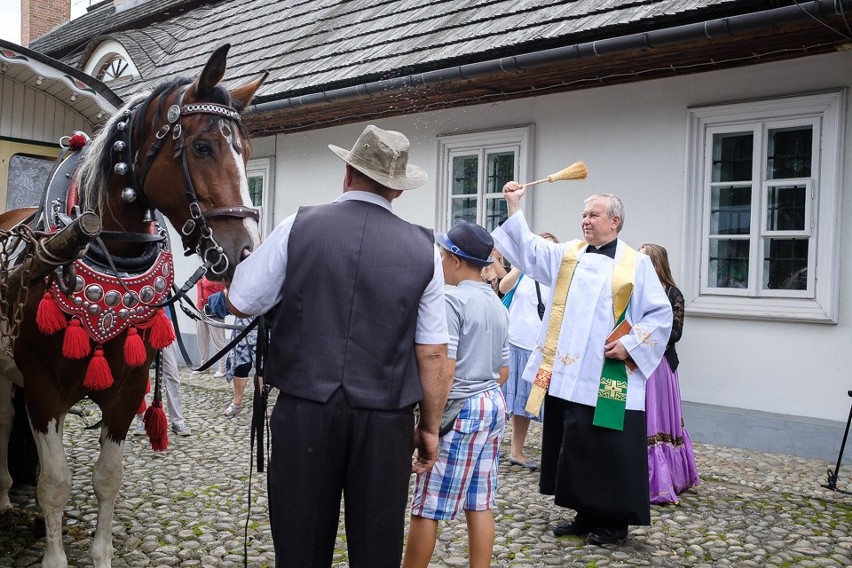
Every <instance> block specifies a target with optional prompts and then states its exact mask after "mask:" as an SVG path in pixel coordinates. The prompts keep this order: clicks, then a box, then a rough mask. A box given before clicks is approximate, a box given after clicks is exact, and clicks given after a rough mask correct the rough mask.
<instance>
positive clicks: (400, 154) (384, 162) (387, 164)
mask: <svg viewBox="0 0 852 568" xmlns="http://www.w3.org/2000/svg"><path fill="white" fill-rule="evenodd" d="M409 145H410V144H409V142H408V138H406V136H405V134H403V133H402V132H396V131H395V130H382V129H381V128H379V127H378V126H374V125H372V124H370V125H368V126H367V128H365V129H364V132H362V133H361V136H359V137H358V140H356V141H355V145H354V146H352V150H349V151H347V150H344V149H343V148H341V147H339V146H335V145H334V144H329V145H328V148H329V149H330V150H331V151H332V152H334V153H335V154H337V155H338V156H340V158H341V159H343V161H344V162H346V163H347V164H349V165H350V166H352V167H353V168H355V169H356V170H358V171H359V172H361V173H363V174H364V175H366V176H368V177H369V178H370V179H374V180H376V181H377V182H379V183H380V184H382V185H383V186H385V187H389V188H391V189H414V188H415V187H420V186H421V185H423V184H424V183H426V177H427V176H426V171H425V170H424V169H423V168H421V167H419V166H415V165H414V164H409V163H408V147H409Z"/></svg>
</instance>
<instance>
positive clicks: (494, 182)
mask: <svg viewBox="0 0 852 568" xmlns="http://www.w3.org/2000/svg"><path fill="white" fill-rule="evenodd" d="M532 135H533V127H532V126H527V127H522V128H512V129H506V130H496V131H489V132H474V133H469V134H457V135H452V136H440V137H438V152H439V166H438V172H439V174H438V175H439V179H438V214H437V219H436V223H435V225H436V227H437V228H438V230H441V231H446V230H447V229H449V228H450V227H452V226H453V225H454V224H455V223H457V222H458V221H460V220H465V221H471V222H473V223H478V224H480V225H482V226H483V227H485V228H486V229H487V230H489V231H491V230H493V229H494V228H495V227H497V224H498V223H500V221H502V220H503V219H505V218H506V214H507V213H506V201H505V199H504V198H503V185H505V184H506V182H507V181H511V180H519V179H527V178H528V177H529V175H528V173H529V171H528V170H529V164H530V161H531V160H530V148H531V146H532ZM530 197H531V196H530V195H528V196H527V198H526V199H525V201H526V202H529V199H530Z"/></svg>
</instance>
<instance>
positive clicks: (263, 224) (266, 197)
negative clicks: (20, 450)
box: [246, 158, 275, 237]
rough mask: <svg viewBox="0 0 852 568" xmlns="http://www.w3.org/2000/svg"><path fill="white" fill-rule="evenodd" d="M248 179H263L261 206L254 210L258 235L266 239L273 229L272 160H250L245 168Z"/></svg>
mask: <svg viewBox="0 0 852 568" xmlns="http://www.w3.org/2000/svg"><path fill="white" fill-rule="evenodd" d="M250 177H262V178H263V197H262V199H263V205H261V206H260V207H256V209H257V210H258V212H259V215H260V234H261V236H263V237H266V236H267V235H268V234H269V233H270V231H272V229H273V228H275V225H274V224H273V220H272V211H273V209H274V207H273V203H272V198H273V194H274V191H273V189H272V185H273V179H272V158H254V159H250V160H249V161H248V165H247V166H246V178H250Z"/></svg>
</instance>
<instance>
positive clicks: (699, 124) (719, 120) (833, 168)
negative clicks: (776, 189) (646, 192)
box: [682, 89, 846, 323]
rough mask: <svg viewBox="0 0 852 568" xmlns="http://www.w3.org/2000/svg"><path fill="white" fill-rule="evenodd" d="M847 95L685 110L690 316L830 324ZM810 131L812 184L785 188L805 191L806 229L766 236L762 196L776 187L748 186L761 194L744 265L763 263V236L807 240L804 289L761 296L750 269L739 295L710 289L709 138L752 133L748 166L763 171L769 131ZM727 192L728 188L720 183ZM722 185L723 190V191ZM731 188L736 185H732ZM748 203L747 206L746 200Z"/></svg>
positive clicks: (835, 303)
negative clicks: (808, 126)
mask: <svg viewBox="0 0 852 568" xmlns="http://www.w3.org/2000/svg"><path fill="white" fill-rule="evenodd" d="M845 116H846V90H845V89H843V90H837V91H831V92H825V93H815V94H808V95H801V96H790V97H784V98H777V99H770V100H763V101H755V102H742V103H734V104H725V105H717V106H709V107H701V108H692V109H689V121H688V129H687V144H688V146H687V169H686V176H687V179H686V211H685V227H687V230H686V231H685V233H684V248H683V250H684V252H685V258H686V259H688V260H689V259H691V260H689V261H688V262H686V263H684V278H682V282H683V292H684V297H685V300H686V312H687V314H690V315H698V316H710V317H724V318H741V319H756V320H783V321H803V322H817V323H837V320H838V312H839V288H840V285H839V279H840V272H839V269H840V244H841V241H840V236H841V211H842V193H843V190H842V187H843V185H842V180H843V160H842V157H843V153H844V137H843V132H844V124H845V120H846V118H845ZM808 121H812V124H813V125H814V131H813V133H814V136H813V161H812V164H811V177H810V178H807V179H801V178H796V179H787V180H783V181H784V182H785V183H786V182H789V183H799V184H805V185H806V186H807V187H808V196H807V203H808V205H807V206H806V215H807V218H806V219H807V220H806V226H805V229H804V231H796V232H795V235H792V234H791V235H787V233H786V232H778V231H771V232H770V231H767V230H766V219H765V215H766V212H765V209H766V206H765V203H766V202H765V196H766V191H767V189H768V187H769V186H771V185H773V184H776V182H777V181H781V180H768V181H767V180H763V177H765V176H761V178H759V179H755V180H753V184H752V192H760V199H759V205H760V206H759V207H752V212H751V214H752V217H751V227H752V231H751V236H750V237H749V238H750V239H751V241H752V242H751V250H750V258H752V259H754V260H753V261H752V262H753V263H752V266H754V265H755V264H754V263H762V262H763V241H764V239H765V238H767V237H778V236H781V237H783V236H797V237H803V238H808V240H809V245H808V286H807V290H765V289H762V288H763V287H762V283H761V282H758V280H757V278H758V272H760V271H757V270H749V286H748V288H746V289H743V290H741V289H732V288H711V287H709V286H708V284H707V273H708V270H709V262H708V259H709V250H708V249H709V246H708V243H709V238H710V236H709V218H710V216H709V210H710V209H709V208H710V191H709V187H710V185H711V184H710V182H709V180H710V170H709V169H708V168H710V167H711V162H712V147H710V145H708V140H712V135H713V133H718V132H736V131H748V130H752V129H754V132H755V133H756V134H758V135H759V136H756V137H755V144H754V156H753V159H754V160H755V161H754V163H755V164H758V165H757V166H756V167H757V168H759V169H760V170H761V171H764V170H765V167H766V155H765V144H764V143H762V142H760V143H758V142H759V141H762V140H763V139H764V137H765V134H766V133H767V131H768V130H769V129H774V128H779V127H785V126H790V125H799V124H802V125H804V124H808ZM725 184H727V185H732V184H731V183H728V182H725ZM725 184H722V185H725ZM733 185H735V183H733ZM753 203H754V201H753ZM755 255H757V256H755Z"/></svg>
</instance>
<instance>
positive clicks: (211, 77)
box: [192, 43, 231, 99]
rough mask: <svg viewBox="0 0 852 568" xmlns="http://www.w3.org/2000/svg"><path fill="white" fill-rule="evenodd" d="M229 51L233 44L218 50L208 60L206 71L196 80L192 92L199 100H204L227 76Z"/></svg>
mask: <svg viewBox="0 0 852 568" xmlns="http://www.w3.org/2000/svg"><path fill="white" fill-rule="evenodd" d="M229 49H231V44H230V43H226V44H225V45H223V46H221V47H219V48H218V49H216V51H214V52H213V55H211V56H210V59H208V60H207V63H206V64H205V65H204V70H203V71H202V72H201V75H199V76H198V78H197V79H196V80H195V84H193V89H192V90H193V91H194V92H195V97H196V98H197V99H204V98H205V97H206V96H207V95H208V94H209V93H210V92H212V91H213V88H214V87H215V86H216V85H218V84H219V82H220V81H221V80H222V77H224V76H225V68H226V66H227V60H228V50H229Z"/></svg>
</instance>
